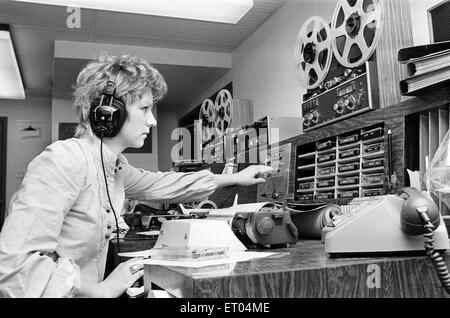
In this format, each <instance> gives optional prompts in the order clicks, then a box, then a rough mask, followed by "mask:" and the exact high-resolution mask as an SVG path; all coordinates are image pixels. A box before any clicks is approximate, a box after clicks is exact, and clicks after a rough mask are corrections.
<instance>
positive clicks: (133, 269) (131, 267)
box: [130, 264, 141, 274]
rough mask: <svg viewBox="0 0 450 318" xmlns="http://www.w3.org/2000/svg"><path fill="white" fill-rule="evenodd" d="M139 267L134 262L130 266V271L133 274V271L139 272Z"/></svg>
mask: <svg viewBox="0 0 450 318" xmlns="http://www.w3.org/2000/svg"><path fill="white" fill-rule="evenodd" d="M140 269H141V268H140V266H139V265H137V264H136V265H132V266H130V272H131V274H135V273H137V272H139V270H140Z"/></svg>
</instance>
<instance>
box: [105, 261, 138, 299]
mask: <svg viewBox="0 0 450 318" xmlns="http://www.w3.org/2000/svg"><path fill="white" fill-rule="evenodd" d="M138 260H139V258H133V259H130V260H128V261H126V262H123V263H120V264H119V265H117V267H116V268H115V269H114V270H113V271H112V272H111V274H109V276H108V277H107V278H106V279H105V280H104V281H102V282H100V283H99V286H100V287H101V289H102V290H103V292H104V297H107V298H109V297H113V298H116V297H119V296H121V295H122V294H123V293H124V292H125V291H126V290H127V288H128V287H131V286H132V285H133V284H134V283H135V282H136V281H137V280H138V279H139V278H141V277H142V276H144V269H143V268H144V265H143V264H139V263H138Z"/></svg>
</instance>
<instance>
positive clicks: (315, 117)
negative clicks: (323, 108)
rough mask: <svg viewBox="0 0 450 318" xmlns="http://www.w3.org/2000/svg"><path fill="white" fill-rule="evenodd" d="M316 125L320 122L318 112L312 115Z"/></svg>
mask: <svg viewBox="0 0 450 318" xmlns="http://www.w3.org/2000/svg"><path fill="white" fill-rule="evenodd" d="M311 121H312V122H313V123H314V124H316V123H317V122H318V121H319V113H318V112H317V111H314V112H313V113H312V120H311Z"/></svg>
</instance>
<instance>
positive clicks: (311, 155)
mask: <svg viewBox="0 0 450 318" xmlns="http://www.w3.org/2000/svg"><path fill="white" fill-rule="evenodd" d="M315 155H316V153H315V152H309V153H305V154H302V155H297V159H302V158H309V157H313V156H315Z"/></svg>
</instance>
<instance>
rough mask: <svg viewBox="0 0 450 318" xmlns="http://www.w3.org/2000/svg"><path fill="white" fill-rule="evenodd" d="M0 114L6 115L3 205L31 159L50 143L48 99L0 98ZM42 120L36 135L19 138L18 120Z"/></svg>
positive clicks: (49, 101) (49, 103) (20, 179)
mask: <svg viewBox="0 0 450 318" xmlns="http://www.w3.org/2000/svg"><path fill="white" fill-rule="evenodd" d="M0 116H1V117H8V139H7V149H6V152H7V160H6V208H8V206H9V201H10V198H11V196H12V194H13V193H14V192H15V191H17V190H18V189H19V186H20V183H21V182H22V177H20V178H18V177H17V173H18V172H19V171H20V172H25V171H26V169H27V167H28V164H29V163H30V161H31V160H32V159H33V158H34V157H36V156H37V155H38V154H39V153H40V152H41V151H42V150H44V148H45V147H46V146H47V145H49V144H50V143H51V99H50V98H49V97H27V98H26V99H25V100H0ZM18 120H19V121H23V120H26V121H33V122H41V126H40V127H39V128H40V130H41V134H40V137H38V138H20V136H19V132H20V129H22V128H24V127H23V126H19V125H17V121H18Z"/></svg>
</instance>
